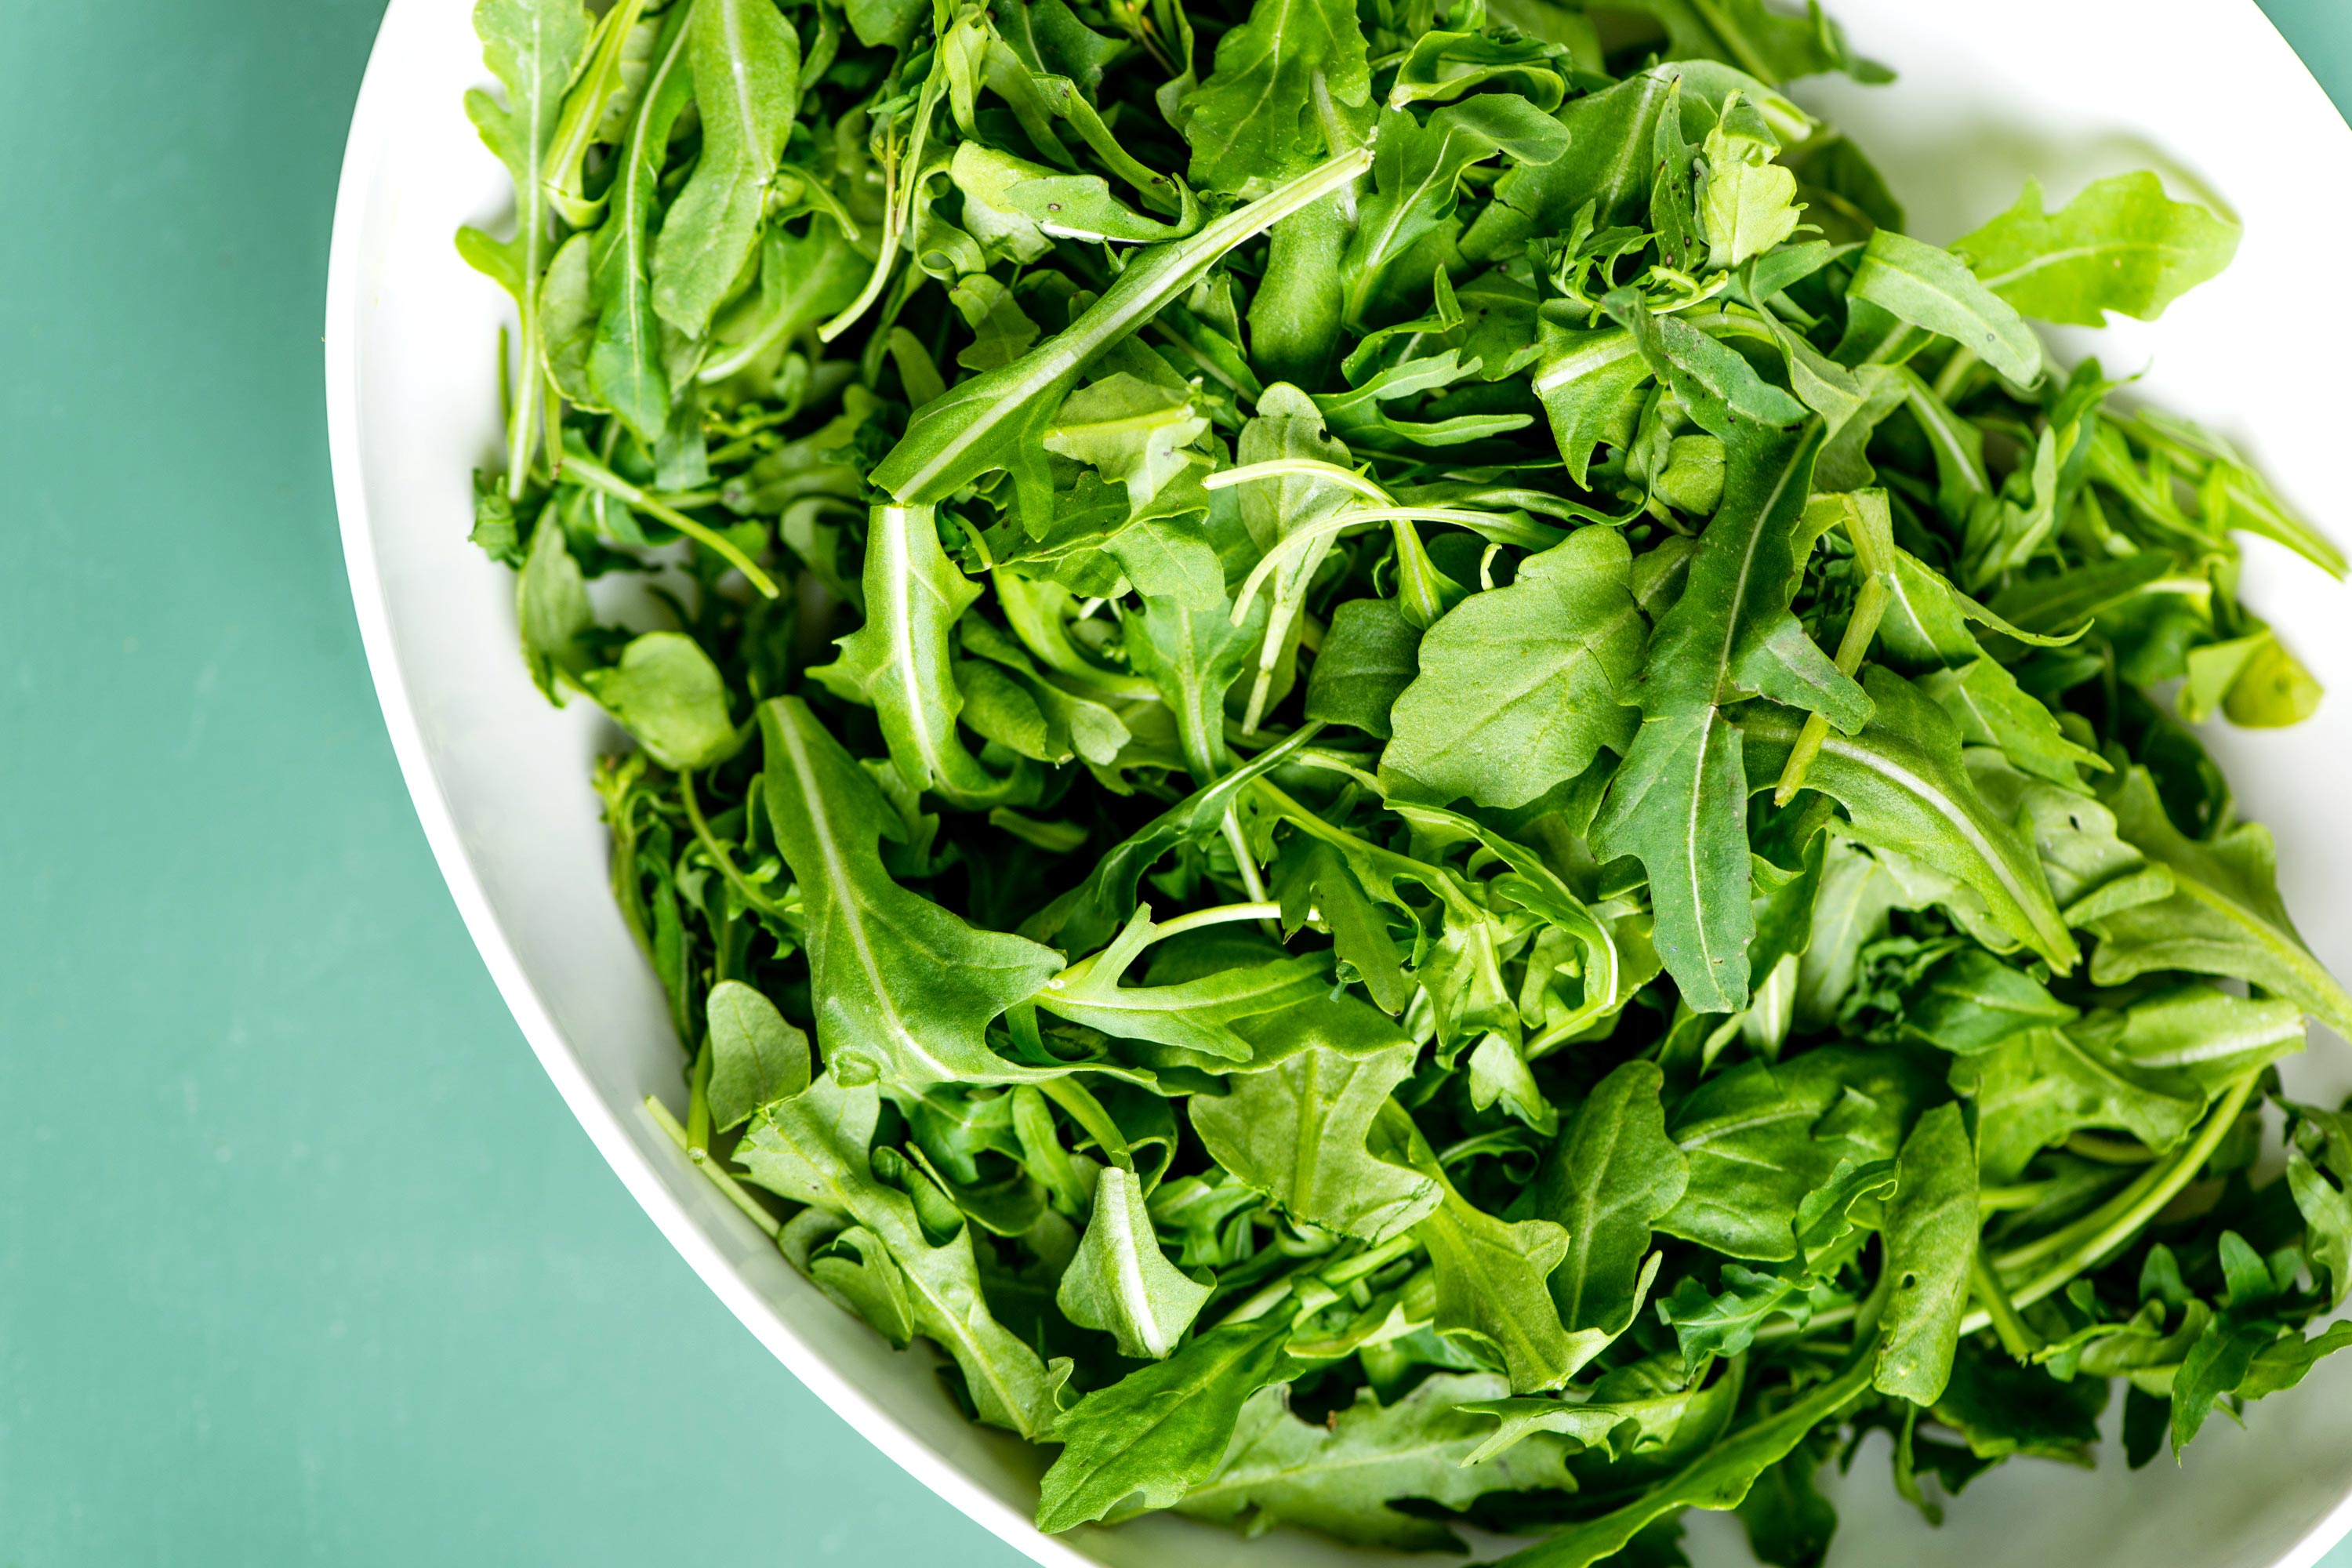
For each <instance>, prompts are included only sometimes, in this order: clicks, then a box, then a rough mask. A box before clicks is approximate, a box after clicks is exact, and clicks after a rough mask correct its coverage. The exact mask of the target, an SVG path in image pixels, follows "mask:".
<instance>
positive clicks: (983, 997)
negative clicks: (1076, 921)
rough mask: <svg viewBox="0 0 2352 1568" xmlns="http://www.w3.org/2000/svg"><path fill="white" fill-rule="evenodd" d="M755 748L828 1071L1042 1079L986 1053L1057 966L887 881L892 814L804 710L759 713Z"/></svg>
mask: <svg viewBox="0 0 2352 1568" xmlns="http://www.w3.org/2000/svg"><path fill="white" fill-rule="evenodd" d="M760 736H761V744H762V748H763V752H764V754H765V759H766V771H765V773H764V777H765V779H766V793H765V794H764V795H763V796H762V797H761V798H762V803H763V805H764V806H765V808H766V811H767V815H768V821H769V822H770V823H771V824H772V826H773V829H774V832H775V836H776V847H777V848H778V850H779V851H781V852H782V856H783V858H784V862H785V864H786V865H788V866H790V867H791V868H792V869H793V876H794V877H796V878H797V879H799V881H800V886H801V897H802V909H803V922H804V930H805V932H806V935H805V936H804V938H803V942H804V943H805V945H806V947H807V950H808V959H809V972H810V973H811V975H812V976H813V977H814V980H813V984H812V987H811V989H812V993H813V994H814V997H815V998H816V1016H817V1032H816V1033H817V1046H818V1048H819V1049H821V1050H822V1051H823V1052H824V1058H825V1060H826V1062H827V1063H828V1064H830V1065H831V1066H833V1067H834V1068H835V1069H836V1070H838V1071H850V1070H852V1069H855V1070H856V1071H857V1072H861V1073H866V1074H870V1075H877V1076H880V1077H882V1078H886V1079H888V1080H889V1081H890V1082H892V1083H895V1084H904V1085H906V1086H908V1087H909V1088H916V1089H919V1088H922V1087H923V1086H925V1085H927V1084H932V1083H950V1082H964V1083H1010V1082H1014V1081H1017V1080H1019V1079H1028V1078H1035V1077H1038V1076H1040V1072H1039V1070H1038V1069H1035V1068H1022V1067H1019V1066H1017V1065H1016V1064H1014V1063H1013V1062H1011V1061H1008V1060H1006V1059H1005V1058H1002V1057H999V1056H998V1055H997V1054H996V1053H995V1052H993V1051H992V1050H991V1049H989V1047H988V1042H987V1038H986V1034H985V1031H986V1029H987V1026H988V1025H989V1024H990V1023H991V1022H992V1021H993V1020H994V1019H995V1018H996V1017H997V1016H999V1015H1001V1014H1002V1013H1003V1011H1004V1010H1005V1009H1006V1008H1007V1007H1010V1006H1012V1005H1013V1004H1014V1003H1016V1002H1022V1001H1025V1000H1027V999H1028V998H1029V997H1031V996H1034V995H1035V994H1036V993H1037V991H1038V989H1039V988H1040V987H1041V986H1043V985H1044V984H1045V982H1046V981H1047V980H1048V979H1050V978H1052V977H1053V976H1054V975H1055V973H1058V972H1059V971H1060V970H1061V968H1062V961H1061V958H1060V956H1059V955H1058V954H1056V953H1055V952H1054V950H1053V949H1051V948H1049V947H1041V946H1039V945H1038V944H1037V943H1035V942H1031V941H1029V940H1028V939H1027V938H1025V937H1018V936H1014V935H1013V934H1011V933H1010V932H1007V931H982V930H978V929H976V928H974V927H973V926H971V925H970V924H968V923H966V922H965V921H961V920H960V919H958V918H957V917H956V916H955V915H953V914H951V913H950V912H949V911H948V910H944V909H941V908H940V906H939V905H937V904H935V903H933V902H931V900H929V899H926V898H923V897H922V896H921V895H919V894H917V893H910V892H908V890H907V889H904V888H902V887H900V886H899V885H898V883H897V882H895V881H893V880H892V879H891V878H890V874H889V873H888V872H887V870H885V869H884V868H883V866H882V856H881V849H880V844H881V840H882V838H883V837H885V836H886V835H888V834H890V832H891V828H892V827H893V826H894V824H896V822H897V821H898V816H897V813H896V812H894V811H893V810H892V809H891V807H890V806H889V805H888V803H887V801H885V800H884V799H883V796H882V792H881V791H880V790H879V789H877V787H876V786H875V784H874V783H873V781H872V780H871V779H870V778H868V777H867V776H866V773H865V772H864V770H862V769H860V768H859V767H858V766H857V764H856V762H855V761H854V760H853V759H852V758H851V757H850V755H849V753H848V752H846V751H845V750H844V749H843V748H842V745H841V743H840V742H838V741H836V740H835V739H834V738H833V736H832V735H831V734H830V733H828V732H827V731H826V730H825V728H824V725H823V724H822V723H820V722H818V721H817V717H816V715H815V714H814V713H812V712H811V711H809V708H808V705H807V704H806V703H804V702H803V701H802V700H800V699H799V698H796V697H777V698H772V699H770V700H768V701H767V702H765V703H763V704H762V705H761V709H760ZM1045 1076H1051V1075H1050V1074H1046V1075H1045Z"/></svg>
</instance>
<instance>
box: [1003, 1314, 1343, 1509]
mask: <svg viewBox="0 0 2352 1568" xmlns="http://www.w3.org/2000/svg"><path fill="white" fill-rule="evenodd" d="M1289 1337H1290V1323H1289V1321H1287V1320H1286V1318H1284V1317H1283V1316H1281V1315H1280V1314H1268V1315H1266V1316H1264V1317H1260V1318H1256V1319H1253V1320H1251V1321H1247V1322H1240V1323H1227V1324H1224V1325H1223V1326H1222V1327H1219V1328H1214V1329H1211V1330H1210V1331H1208V1332H1206V1333H1204V1334H1201V1335H1198V1336H1196V1337H1195V1338H1194V1339H1193V1340H1192V1342H1190V1343H1188V1344H1186V1345H1185V1346H1184V1347H1183V1348H1182V1349H1181V1350H1180V1351H1178V1352H1176V1353H1175V1354H1174V1355H1171V1356H1170V1357H1169V1358H1168V1359H1167V1360H1165V1361H1161V1362H1156V1363H1152V1364H1151V1365H1150V1366H1147V1367H1145V1368H1143V1369H1142V1370H1141V1371H1139V1372H1131V1373H1128V1374H1127V1376H1125V1377H1123V1378H1121V1379H1119V1380H1118V1382H1117V1383H1115V1384H1111V1385H1110V1386H1109V1387H1108V1388H1102V1389H1097V1390H1096V1391H1095V1392H1094V1393H1092V1394H1087V1396H1086V1397H1085V1398H1083V1399H1081V1400H1079V1401H1078V1402H1077V1404H1076V1405H1074V1406H1072V1407H1071V1408H1070V1409H1068V1410H1066V1411H1064V1412H1063V1413H1062V1415H1061V1416H1060V1418H1059V1419H1058V1420H1056V1421H1055V1424H1054V1437H1055V1441H1057V1442H1059V1443H1060V1444H1061V1445H1062V1453H1061V1457H1060V1458H1057V1459H1055V1461H1054V1464H1053V1468H1051V1469H1049V1470H1047V1471H1046V1472H1045V1479H1044V1481H1042V1482H1041V1483H1040V1484H1039V1496H1038V1500H1037V1528H1038V1529H1040V1530H1044V1531H1062V1530H1067V1529H1069V1528H1070V1527H1071V1526H1073V1525H1076V1524H1084V1523H1085V1522H1087V1521H1088V1520H1095V1519H1100V1518H1101V1517H1102V1516H1103V1515H1104V1514H1106V1513H1108V1512H1109V1511H1110V1510H1112V1509H1114V1508H1116V1507H1118V1505H1120V1504H1121V1503H1124V1502H1126V1501H1127V1500H1129V1498H1138V1499H1139V1500H1140V1501H1141V1505H1142V1506H1143V1507H1145V1508H1166V1507H1168V1506H1169V1505H1170V1504H1171V1503H1174V1502H1176V1501H1178V1500H1180V1499H1181V1498H1182V1497H1183V1496H1184V1494H1185V1493H1186V1492H1187V1491H1189V1490H1191V1489H1192V1488H1193V1487H1194V1486H1197V1485H1198V1484H1200V1483H1201V1482H1202V1481H1204V1480H1207V1479H1209V1478H1210V1477H1211V1476H1212V1475H1213V1474H1215V1473H1216V1470H1217V1467H1218V1465H1219V1463H1220V1461H1222V1460H1223V1458H1224V1456H1225V1451H1226V1447H1227V1445H1228V1444H1229V1443H1231V1441H1232V1440H1233V1435H1234V1426H1235V1425H1236V1424H1237V1423H1238V1422H1239V1421H1240V1419H1241V1414H1242V1408H1243V1406H1244V1405H1245V1404H1246V1403H1247V1402H1248V1400H1249V1397H1250V1395H1252V1394H1255V1393H1256V1392H1257V1391H1258V1390H1259V1389H1261V1388H1265V1387H1266V1386H1268V1385H1270V1384H1277V1383H1287V1382H1289V1381H1290V1380H1291V1379H1292V1378H1294V1377H1297V1375H1298V1373H1300V1372H1301V1371H1303V1370H1304V1363H1300V1362H1297V1361H1296V1360H1294V1359H1293V1358H1291V1357H1290V1356H1289V1355H1287V1354H1286V1353H1285V1352H1284V1350H1283V1345H1284V1342H1286V1341H1287V1340H1288V1339H1289Z"/></svg>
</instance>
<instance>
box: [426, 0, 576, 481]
mask: <svg viewBox="0 0 2352 1568" xmlns="http://www.w3.org/2000/svg"><path fill="white" fill-rule="evenodd" d="M474 33H475V36H476V37H479V38H480V39H481V40H482V62H483V63H484V64H485V65H487V66H488V67H489V68H490V74H491V75H493V76H495V77H497V78H498V79H499V86H500V87H502V88H504V89H506V95H507V100H506V102H505V103H503V104H501V103H499V100H496V99H495V98H492V97H491V96H490V95H489V94H488V93H487V92H484V91H483V90H481V89H479V88H476V89H473V90H471V91H469V92H467V94H466V118H467V119H468V120H470V121H473V122H474V129H475V130H476V131H478V132H480V133H481V138H482V143H483V145H485V146H487V147H488V148H489V150H490V151H491V152H492V153H496V154H497V155H498V160H499V163H504V164H505V165H506V166H507V173H508V174H511V175H513V176H514V188H515V232H514V237H513V238H511V239H506V240H497V239H492V238H491V237H489V236H488V234H486V233H484V232H483V231H482V230H480V229H478V228H474V227H470V226H468V227H466V228H462V229H459V230H458V231H457V254H458V255H460V256H462V257H464V258H466V263H467V266H469V267H472V268H474V269H475V270H477V271H478V272H481V273H483V274H484V275H486V276H488V278H490V279H493V280H494V281H496V282H497V283H498V285H499V287H500V288H502V289H505V290H506V291H507V292H508V293H509V295H511V296H513V298H514V302H515V310H517V312H518V313H519V314H520V317H521V327H522V332H521V342H520V348H521V350H522V355H521V358H522V378H523V384H524V386H525V388H526V391H525V394H524V395H522V396H520V397H517V398H514V399H512V400H511V401H512V407H511V409H510V410H509V414H508V418H507V497H508V499H509V500H521V499H522V495H523V486H524V483H525V481H526V480H527V479H529V478H530V466H531V463H532V461H533V459H534V458H535V457H536V455H537V452H538V442H539V426H540V398H539V396H538V384H539V375H540V368H539V367H540V349H539V321H540V288H541V279H542V275H543V274H544V273H545V272H546V271H547V267H548V263H549V261H550V260H551V259H552V258H553V254H554V247H553V245H552V244H551V239H550V234H551V228H552V225H551V221H550V213H549V210H548V209H549V206H550V205H551V204H550V202H549V199H548V195H547V182H548V180H549V178H550V176H551V174H553V173H554V165H553V160H554V156H555V153H554V145H553V144H554V141H555V128H556V124H557V121H558V120H559V118H560V117H561V116H562V112H563V93H564V89H566V88H567V87H569V86H570V85H571V83H572V73H573V72H574V71H575V70H577V69H578V68H579V65H580V57H581V55H582V54H583V52H584V51H585V50H586V48H587V47H588V37H589V32H588V12H587V10H586V8H585V7H583V5H581V4H580V0H477V3H476V5H475V6H474Z"/></svg>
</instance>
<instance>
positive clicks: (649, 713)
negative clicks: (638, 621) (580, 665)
mask: <svg viewBox="0 0 2352 1568" xmlns="http://www.w3.org/2000/svg"><path fill="white" fill-rule="evenodd" d="M580 683H581V685H582V686H583V687H584V688H586V689H587V692H588V695H589V696H591V697H593V698H594V699H595V700H596V701H597V704H598V705H599V706H600V707H602V708H603V709H604V710H605V711H606V712H608V713H610V714H611V715H612V716H613V719H614V722H616V723H618V724H619V725H620V726H621V728H623V729H624V730H626V731H628V732H629V733H630V734H632V735H634V736H635V737H636V740H637V743H638V744H639V745H641V746H643V747H644V748H645V749H646V752H647V753H648V754H650V755H651V756H652V757H653V759H654V761H656V762H657V763H661V764H662V765H663V766H664V767H668V768H705V767H709V765H710V764H711V763H716V762H719V761H721V760H723V759H725V758H727V757H729V756H731V755H733V754H734V751H735V745H736V738H735V725H734V723H733V722H732V721H730V720H729V718H728V717H727V687H726V683H725V681H724V680H723V679H721V678H720V676H719V667H718V666H717V665H715V664H713V663H711V662H710V656H709V654H707V653H705V652H703V651H702V647H701V645H700V644H698V643H697V642H696V641H695V640H694V639H693V638H692V637H686V636H683V635H682V634H680V633H677V632H647V633H646V635H645V636H643V637H637V638H635V640H633V641H632V642H631V643H630V644H629V646H628V647H625V648H623V649H622V650H621V662H620V663H618V664H616V665H614V666H613V667H612V668H609V669H585V670H582V671H581V672H580Z"/></svg>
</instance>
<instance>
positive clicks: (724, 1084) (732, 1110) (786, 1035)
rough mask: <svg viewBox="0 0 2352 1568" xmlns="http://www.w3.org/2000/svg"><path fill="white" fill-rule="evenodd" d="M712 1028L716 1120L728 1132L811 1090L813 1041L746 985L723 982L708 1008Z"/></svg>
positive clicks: (713, 1119) (712, 1114)
mask: <svg viewBox="0 0 2352 1568" xmlns="http://www.w3.org/2000/svg"><path fill="white" fill-rule="evenodd" d="M704 1005H705V1007H706V1008H707V1010H708V1016H709V1026H710V1121H711V1125H713V1126H714V1127H716V1128H718V1129H719V1131H722V1132H724V1131H730V1130H731V1129H733V1128H735V1127H739V1126H740V1125H741V1124H742V1123H743V1122H745V1121H750V1120H751V1116H752V1115H753V1113H755V1112H757V1111H760V1110H765V1109H766V1108H767V1107H768V1106H771V1105H772V1104H774V1103H775V1102H776V1101H777V1100H789V1099H791V1098H792V1097H793V1095H796V1094H798V1093H800V1092H801V1090H803V1089H806V1088H807V1087H808V1085H809V1043H808V1037H807V1036H806V1035H804V1034H803V1033H802V1032H801V1031H800V1030H799V1029H798V1028H796V1027H794V1026H793V1025H792V1024H790V1023H788V1022H787V1021H786V1020H785V1018H784V1016H783V1015H782V1013H780V1012H778V1011H777V1010H776V1005H775V1004H774V1003H773V1002H771V1001H769V1000H768V999H767V998H766V997H765V996H762V995H761V994H760V993H758V992H757V991H754V990H752V989H751V987H750V986H749V985H746V984H743V983H742V982H741V981H740V980H722V981H720V982H719V984H716V985H713V986H712V987H711V988H710V995H709V999H708V1000H707V1001H706V1002H705V1004H704Z"/></svg>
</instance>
